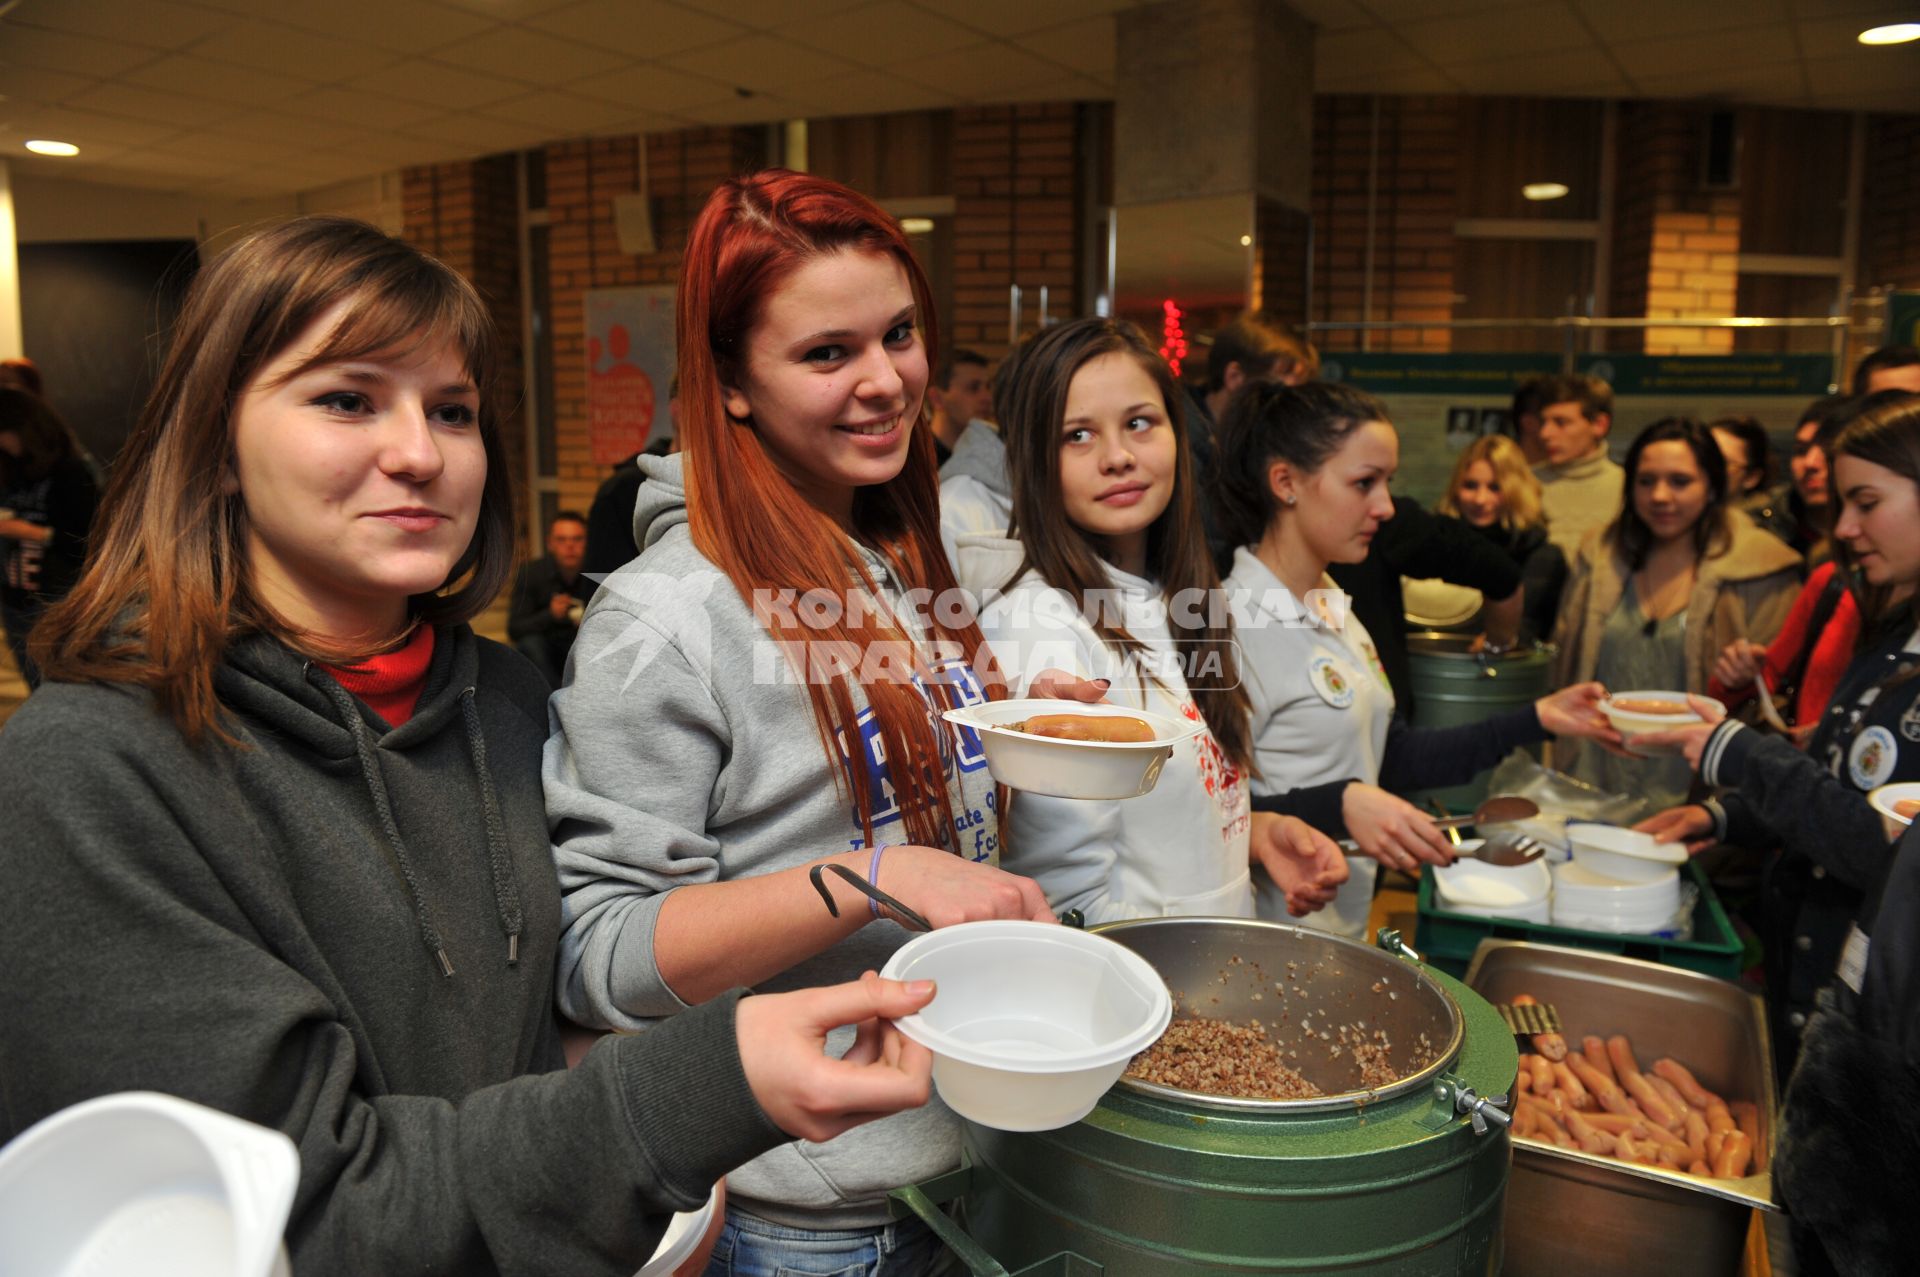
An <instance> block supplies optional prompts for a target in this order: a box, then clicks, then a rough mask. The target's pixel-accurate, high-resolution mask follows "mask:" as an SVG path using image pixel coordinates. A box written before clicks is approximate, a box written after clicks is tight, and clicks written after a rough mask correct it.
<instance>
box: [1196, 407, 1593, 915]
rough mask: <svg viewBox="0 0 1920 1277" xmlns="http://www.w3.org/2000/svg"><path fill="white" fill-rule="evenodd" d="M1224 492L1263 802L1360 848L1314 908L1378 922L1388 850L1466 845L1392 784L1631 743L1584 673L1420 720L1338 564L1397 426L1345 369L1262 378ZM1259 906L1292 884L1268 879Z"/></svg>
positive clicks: (1238, 418) (1421, 851) (1240, 421)
mask: <svg viewBox="0 0 1920 1277" xmlns="http://www.w3.org/2000/svg"><path fill="white" fill-rule="evenodd" d="M1220 445H1221V446H1220V483H1221V492H1220V496H1221V501H1222V508H1223V511H1224V516H1225V519H1226V522H1227V525H1228V527H1229V528H1230V529H1231V530H1232V532H1233V534H1234V536H1235V538H1236V539H1237V540H1238V541H1239V542H1240V548H1239V549H1238V550H1237V551H1235V553H1234V559H1233V568H1232V570H1231V571H1230V572H1229V573H1228V575H1227V580H1226V588H1227V591H1228V593H1229V596H1230V597H1231V599H1232V600H1233V610H1234V614H1235V619H1236V621H1237V623H1238V638H1239V648H1240V653H1241V656H1242V660H1243V668H1244V670H1245V673H1246V689H1247V695H1248V699H1249V701H1250V703H1251V708H1252V725H1253V726H1252V734H1253V743H1252V755H1253V762H1254V767H1255V773H1254V778H1253V792H1254V798H1253V806H1254V808H1255V810H1256V811H1258V810H1267V811H1273V812H1281V813H1287V814H1291V815H1295V816H1299V817H1301V818H1303V819H1305V820H1307V821H1308V822H1309V823H1311V824H1312V825H1314V826H1315V828H1317V829H1319V830H1321V831H1322V832H1324V833H1327V834H1330V835H1332V836H1334V837H1338V838H1350V839H1352V840H1353V841H1354V842H1355V843H1356V844H1357V845H1358V848H1359V850H1358V852H1357V853H1356V854H1352V855H1349V856H1348V857H1347V866H1348V871H1349V872H1348V876H1347V880H1346V882H1345V884H1344V885H1343V886H1341V888H1340V890H1339V892H1338V893H1337V895H1336V898H1335V899H1334V901H1333V904H1332V907H1331V908H1329V909H1327V910H1325V911H1323V912H1321V913H1319V914H1316V915H1315V916H1314V917H1313V918H1312V919H1310V920H1309V924H1308V925H1311V926H1317V927H1322V928H1324V929H1326V930H1329V931H1334V932H1338V933H1340V934H1344V935H1349V936H1359V935H1361V934H1363V933H1364V932H1365V930H1366V924H1367V916H1368V912H1369V910H1370V909H1371V907H1372V902H1373V888H1374V881H1375V877H1376V875H1377V873H1378V867H1379V866H1380V865H1381V864H1386V865H1390V866H1392V867H1394V868H1397V869H1403V870H1408V871H1414V872H1417V871H1418V869H1419V866H1420V864H1421V863H1423V862H1424V863H1427V864H1436V865H1445V864H1450V863H1451V862H1452V860H1453V854H1452V852H1451V850H1450V849H1449V847H1448V844H1447V840H1446V839H1445V838H1444V837H1443V836H1442V835H1441V833H1440V831H1439V830H1438V829H1437V828H1436V827H1435V826H1434V823H1433V820H1432V818H1431V817H1429V816H1427V815H1426V814H1425V813H1424V812H1422V811H1421V810H1420V809H1419V808H1417V807H1415V806H1414V805H1413V804H1412V803H1409V802H1407V801H1406V800H1405V799H1403V798H1400V797H1398V796H1397V794H1396V792H1395V791H1405V790H1412V789H1423V788H1426V787H1428V786H1433V785H1450V784H1459V783H1461V782H1463V781H1465V780H1467V779H1469V778H1471V777H1472V776H1474V775H1475V774H1476V773H1478V772H1480V771H1482V770H1484V769H1485V768H1487V767H1490V766H1492V765H1493V764H1494V763H1496V762H1498V761H1499V760H1500V759H1501V758H1502V757H1504V756H1505V755H1506V754H1507V753H1508V752H1510V751H1511V750H1513V749H1514V748H1515V747H1517V746H1521V745H1528V744H1532V743H1534V742H1536V741H1540V740H1544V739H1546V738H1547V737H1548V736H1549V735H1577V736H1584V737H1588V738H1591V739H1594V740H1597V741H1600V742H1602V743H1603V744H1609V745H1615V746H1617V745H1618V744H1619V737H1618V735H1617V734H1616V733H1614V732H1613V730H1612V728H1610V727H1609V726H1608V725H1607V722H1606V719H1605V718H1604V716H1602V715H1601V714H1600V712H1599V710H1598V708H1597V705H1598V702H1599V700H1600V698H1601V697H1602V696H1604V695H1605V689H1604V688H1602V687H1601V686H1600V684H1598V683H1581V684H1578V685H1575V686H1573V687H1569V688H1567V689H1565V690H1564V691H1561V692H1557V693H1555V694H1554V695H1552V696H1547V697H1543V698H1542V699H1540V700H1538V701H1535V702H1534V703H1533V704H1532V705H1525V706H1521V707H1519V708H1517V709H1514V710H1510V711H1507V712H1506V713H1504V714H1498V715H1495V716H1494V717H1492V718H1489V719H1486V720H1484V721H1482V722H1479V723H1472V724H1468V725H1466V726H1462V727H1436V728H1412V727H1409V726H1407V725H1406V722H1405V720H1404V719H1401V718H1396V717H1395V715H1394V712H1393V690H1392V688H1391V687H1389V686H1388V683H1387V677H1386V672H1385V670H1384V669H1383V668H1382V667H1381V664H1380V657H1379V654H1378V653H1377V652H1376V651H1375V649H1374V645H1373V640H1372V638H1371V637H1369V636H1368V634H1367V631H1366V627H1365V626H1363V625H1361V624H1360V621H1359V619H1358V618H1357V617H1354V616H1352V615H1351V614H1349V612H1348V611H1347V608H1346V599H1345V596H1344V595H1343V594H1341V592H1340V590H1339V588H1338V587H1337V586H1335V585H1334V583H1333V580H1332V578H1330V577H1329V576H1328V575H1327V565H1328V564H1330V563H1358V562H1360V561H1361V560H1363V559H1365V558H1366V556H1367V551H1368V548H1369V546H1370V544H1371V543H1372V541H1373V537H1374V534H1375V533H1376V532H1377V531H1378V530H1379V527H1380V525H1381V524H1382V523H1384V522H1385V521H1386V520H1387V519H1390V518H1392V517H1393V499H1392V497H1391V496H1390V495H1389V492H1388V488H1389V485H1390V483H1391V481H1392V479H1393V474H1394V471H1395V469H1396V468H1397V467H1398V465H1399V458H1400V443H1399V436H1398V435H1396V434H1395V432H1394V429H1393V426H1392V424H1391V423H1390V422H1389V421H1388V420H1387V411H1386V407H1385V405H1384V404H1382V403H1381V402H1380V401H1379V400H1378V399H1375V398H1374V397H1373V396H1372V395H1368V394H1365V393H1364V392H1361V391H1358V390H1354V389H1351V388H1349V387H1346V386H1339V385H1333V384H1330V383H1325V382H1310V383H1308V384H1306V385H1304V386H1294V387H1288V386H1279V385H1266V384H1262V385H1256V386H1252V387H1249V388H1248V389H1247V390H1246V391H1244V392H1243V393H1242V394H1241V395H1240V396H1239V397H1238V398H1237V399H1235V401H1234V402H1233V403H1232V404H1231V405H1230V406H1229V407H1228V409H1227V413H1226V416H1225V419H1224V420H1223V421H1222V423H1221V431H1220ZM1258 895H1259V901H1260V907H1259V913H1260V915H1261V916H1262V917H1274V916H1278V915H1280V913H1281V912H1282V910H1283V909H1284V908H1285V902H1284V893H1283V892H1276V891H1274V890H1272V888H1271V887H1270V886H1268V885H1267V884H1264V883H1261V884H1258Z"/></svg>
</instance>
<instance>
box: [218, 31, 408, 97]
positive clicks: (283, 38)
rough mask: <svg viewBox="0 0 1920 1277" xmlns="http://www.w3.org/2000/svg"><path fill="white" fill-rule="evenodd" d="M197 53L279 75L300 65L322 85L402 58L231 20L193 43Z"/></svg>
mask: <svg viewBox="0 0 1920 1277" xmlns="http://www.w3.org/2000/svg"><path fill="white" fill-rule="evenodd" d="M193 54H194V56H195V57H198V58H211V59H213V60H214V61H216V62H231V63H233V64H234V65H236V66H243V67H251V68H252V69H254V70H256V71H267V72H271V73H274V74H279V73H280V72H282V71H286V70H289V69H294V68H297V69H298V72H299V75H300V77H301V78H302V79H306V80H313V81H316V82H318V83H321V84H337V83H339V82H340V81H342V80H349V79H352V78H353V77H354V75H355V74H357V73H361V72H366V71H375V70H378V69H380V68H381V67H386V66H392V65H393V64H394V63H395V62H398V61H399V60H400V58H399V55H397V54H394V53H390V52H388V51H387V50H385V49H377V48H374V47H373V46H372V45H368V44H360V43H356V42H354V41H350V40H336V39H334V38H333V37H332V36H325V35H316V34H314V33H313V32H311V31H302V30H300V29H298V28H296V27H289V26H283V25H282V24H280V23H277V22H235V23H231V24H229V25H228V26H225V27H223V28H222V29H221V30H219V31H217V32H215V33H214V34H212V35H210V36H208V37H207V38H206V39H204V40H202V41H200V42H199V43H198V44H196V45H194V46H193Z"/></svg>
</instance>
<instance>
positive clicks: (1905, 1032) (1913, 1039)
mask: <svg viewBox="0 0 1920 1277" xmlns="http://www.w3.org/2000/svg"><path fill="white" fill-rule="evenodd" d="M1862 944H1864V946H1865V949H1866V954H1865V961H1864V962H1861V961H1859V948H1858V946H1859V945H1862ZM1851 957H1852V959H1853V960H1852V961H1850V962H1848V963H1847V964H1846V966H1845V968H1844V969H1843V974H1842V976H1841V978H1840V979H1838V980H1836V981H1835V982H1834V983H1833V985H1832V986H1831V987H1830V988H1829V989H1828V990H1827V991H1826V992H1824V993H1823V994H1822V995H1821V997H1820V1003H1819V1009H1818V1010H1817V1011H1815V1013H1814V1014H1813V1017H1812V1018H1811V1019H1810V1020H1809V1021H1808V1023H1807V1031H1806V1037H1805V1045H1804V1047H1803V1049H1802V1050H1801V1053H1800V1063H1799V1067H1798V1068H1796V1069H1795V1070H1794V1074H1793V1080H1792V1082H1791V1083H1790V1084H1789V1085H1788V1087H1787V1095H1786V1103H1785V1106H1784V1109H1783V1111H1782V1114H1781V1132H1780V1138H1779V1140H1778V1142H1777V1149H1776V1155H1775V1161H1774V1184H1775V1186H1776V1188H1777V1189H1778V1191H1779V1196H1780V1200H1781V1202H1782V1203H1783V1204H1785V1205H1786V1207H1787V1208H1788V1210H1789V1211H1791V1212H1792V1216H1793V1219H1794V1222H1795V1224H1796V1225H1797V1226H1798V1230H1797V1231H1796V1235H1795V1240H1796V1242H1797V1243H1798V1245H1799V1248H1800V1250H1801V1254H1802V1271H1803V1272H1806V1271H1814V1269H1813V1268H1812V1267H1811V1266H1810V1265H1808V1264H1807V1263H1806V1262H1805V1258H1806V1255H1805V1252H1806V1249H1807V1235H1808V1234H1811V1235H1812V1238H1813V1239H1814V1244H1816V1245H1818V1246H1819V1247H1820V1248H1821V1249H1822V1250H1824V1251H1825V1252H1826V1258H1827V1260H1828V1261H1829V1263H1830V1264H1831V1265H1832V1266H1833V1268H1834V1269H1836V1270H1837V1271H1839V1272H1843V1273H1847V1274H1856V1273H1857V1274H1862V1275H1863V1277H1875V1275H1878V1274H1893V1273H1902V1272H1910V1271H1912V1268H1913V1256H1912V1245H1911V1243H1910V1241H1909V1240H1908V1237H1907V1232H1908V1219H1909V1217H1910V1216H1911V1214H1912V1211H1913V1203H1914V1199H1915V1197H1916V1195H1920V1159H1916V1158H1915V1156H1914V1150H1915V1149H1916V1148H1920V1102H1916V1100H1915V1098H1914V1097H1915V1095H1916V1094H1920V829H1913V828H1910V829H1909V830H1908V832H1907V834H1906V836H1905V837H1904V838H1902V839H1901V840H1900V843H1899V845H1898V847H1896V848H1895V852H1894V857H1893V862H1892V866H1891V868H1890V869H1889V871H1888V873H1887V875H1886V877H1885V880H1884V883H1883V888H1882V891H1881V893H1880V899H1879V902H1878V905H1877V906H1875V905H1874V904H1872V903H1869V905H1868V906H1867V908H1866V910H1865V911H1864V912H1863V914H1862V917H1861V921H1860V939H1859V941H1856V942H1855V947H1854V948H1853V949H1852V950H1851ZM1856 985H1857V988H1856V987H1855V986H1856Z"/></svg>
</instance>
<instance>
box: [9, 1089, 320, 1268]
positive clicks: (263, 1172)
mask: <svg viewBox="0 0 1920 1277" xmlns="http://www.w3.org/2000/svg"><path fill="white" fill-rule="evenodd" d="M299 1180H300V1159H299V1155H298V1154H297V1153H295V1151H294V1147H293V1141H291V1140H289V1139H288V1138H287V1137H286V1136H284V1135H282V1134H281V1133H280V1132H278V1131H269V1130H267V1129H265V1128H264V1127H259V1126H255V1125H254V1124H253V1123H251V1122H244V1121H241V1120H240V1119H239V1118H237V1117H229V1116H228V1115H227V1114H225V1113H219V1112H215V1111H214V1110H213V1109H209V1108H203V1107H201V1106H200V1105H198V1104H189V1103H188V1102H187V1101H185V1100H180V1099H175V1098H174V1097H173V1096H170V1095H155V1094H152V1093H149V1092H144V1091H134V1092H128V1093H126V1094H122V1095H107V1096H102V1097H101V1098H99V1099H96V1100H88V1101H86V1102H85V1103H82V1104H76V1105H74V1106H73V1107H72V1108H69V1109H63V1110H62V1111H60V1112H58V1113H55V1114H54V1115H53V1116H52V1117H49V1118H46V1119H44V1120H42V1121H40V1122H38V1123H36V1124H35V1125H34V1126H32V1127H31V1128H30V1129H28V1130H27V1131H25V1132H23V1133H22V1134H21V1135H20V1137H19V1138H18V1139H16V1140H14V1141H13V1142H12V1143H11V1144H9V1145H7V1147H6V1149H5V1150H4V1151H0V1273H31V1274H34V1277H81V1275H82V1274H85V1275H86V1277H136V1274H137V1275H138V1277H268V1275H269V1274H273V1275H274V1277H285V1274H286V1273H287V1271H288V1268H287V1256H286V1252H285V1251H284V1250H283V1249H282V1248H281V1245H280V1238H281V1235H282V1234H283V1233H284V1232H285V1231H286V1226H287V1213H288V1211H289V1210H291V1209H292V1207H293V1192H294V1188H295V1186H296V1185H297V1184H298V1183H299Z"/></svg>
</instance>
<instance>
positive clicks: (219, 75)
mask: <svg viewBox="0 0 1920 1277" xmlns="http://www.w3.org/2000/svg"><path fill="white" fill-rule="evenodd" d="M122 78H124V79H126V80H129V81H131V82H132V83H134V84H144V85H146V86H147V87H148V88H152V89H166V90H168V91H169V92H172V93H184V94H187V95H188V96H191V97H203V98H213V99H214V100H216V101H219V102H235V103H238V104H240V105H242V106H264V107H273V106H277V105H279V104H281V103H283V102H286V101H288V100H290V99H292V98H294V97H297V96H299V94H300V92H301V91H302V90H304V89H307V88H311V87H312V86H313V81H311V80H307V79H304V78H302V77H298V76H289V75H285V74H280V75H273V74H269V73H268V72H265V71H256V70H253V69H252V68H250V67H241V66H232V65H230V64H228V63H225V62H209V61H207V60H206V59H204V58H194V57H187V56H185V55H182V54H175V55H174V56H172V57H168V58H163V59H161V60H160V61H158V62H154V63H150V64H149V65H147V66H143V67H140V68H139V69H138V70H135V71H130V72H128V73H127V74H126V75H125V76H124V77H122Z"/></svg>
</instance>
